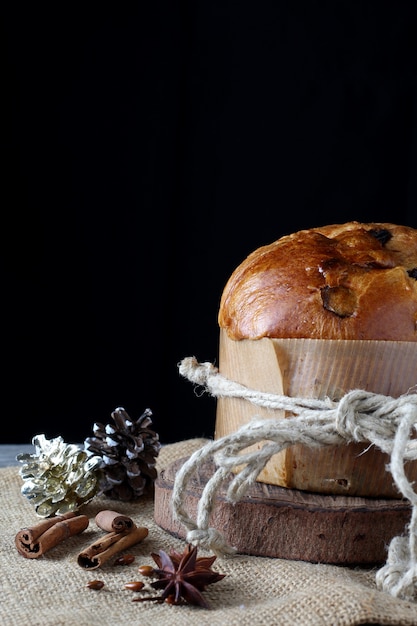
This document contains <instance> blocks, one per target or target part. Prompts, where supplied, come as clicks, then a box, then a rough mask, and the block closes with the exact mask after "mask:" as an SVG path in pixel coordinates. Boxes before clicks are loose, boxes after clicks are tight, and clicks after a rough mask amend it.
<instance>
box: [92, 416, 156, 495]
mask: <svg viewBox="0 0 417 626" xmlns="http://www.w3.org/2000/svg"><path fill="white" fill-rule="evenodd" d="M111 416H112V418H113V420H114V423H115V425H112V424H107V425H106V426H104V425H103V424H99V423H97V424H94V427H93V432H94V436H93V437H88V438H87V439H86V440H85V442H84V445H85V449H86V451H87V453H88V454H91V455H94V456H99V457H101V458H102V460H103V464H102V467H101V469H102V471H103V475H104V479H103V483H102V485H101V491H102V493H103V494H104V495H106V496H107V497H109V498H112V499H113V500H123V501H128V500H136V499H138V498H139V497H140V496H142V495H143V494H144V493H146V492H149V491H151V489H152V488H153V484H154V481H155V479H156V477H157V471H156V467H155V466H156V458H157V456H158V454H159V450H160V448H161V444H160V442H159V436H158V435H157V433H156V432H155V431H154V430H152V429H151V428H150V426H151V425H152V420H151V416H152V411H151V410H150V409H146V410H145V411H144V413H143V414H142V415H141V416H140V417H139V418H138V419H137V420H136V421H135V420H132V419H131V418H130V417H129V415H128V414H127V412H126V411H125V410H124V409H123V408H122V407H119V408H117V409H116V410H115V411H113V413H112V414H111Z"/></svg>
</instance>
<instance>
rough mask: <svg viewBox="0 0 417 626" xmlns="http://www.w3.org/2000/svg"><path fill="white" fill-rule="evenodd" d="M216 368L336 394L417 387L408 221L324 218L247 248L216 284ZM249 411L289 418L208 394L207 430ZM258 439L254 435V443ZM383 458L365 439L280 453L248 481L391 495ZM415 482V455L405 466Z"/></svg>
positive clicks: (255, 383)
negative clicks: (211, 401)
mask: <svg viewBox="0 0 417 626" xmlns="http://www.w3.org/2000/svg"><path fill="white" fill-rule="evenodd" d="M218 321H219V326H220V344H219V371H220V373H221V374H222V375H223V376H225V377H226V378H228V379H230V380H233V381H235V382H237V383H240V384H242V385H244V386H246V387H248V388H250V389H252V390H254V391H259V392H269V393H273V394H284V395H287V396H289V397H308V398H330V399H331V400H334V401H337V400H339V399H340V398H341V397H342V396H343V395H344V394H345V393H347V392H348V391H351V390H353V389H363V390H365V391H369V392H373V393H378V394H383V395H387V396H393V397H398V396H399V395H402V394H405V393H409V392H410V391H413V392H415V390H416V387H417V343H416V342H417V229H414V228H411V227H407V226H400V225H396V224H391V223H360V222H348V223H346V224H332V225H328V226H321V227H318V228H311V229H307V230H301V231H298V232H296V233H293V234H290V235H286V236H283V237H281V238H280V239H278V240H277V241H274V242H273V243H270V244H269V245H265V246H263V247H260V248H258V249H257V250H255V251H254V252H252V253H251V254H250V255H249V256H248V257H247V258H246V259H245V260H244V261H243V262H242V263H241V264H240V265H239V266H238V267H237V268H236V269H235V270H234V272H233V273H232V275H231V276H230V278H229V280H228V281H227V283H226V286H225V288H224V291H223V294H222V297H221V301H220V307H219V316H218ZM254 417H258V418H261V419H268V418H275V419H277V418H285V417H291V415H290V414H288V413H285V412H282V411H274V410H270V409H267V408H264V407H261V406H254V405H253V404H252V403H250V402H249V401H246V400H245V399H243V398H239V397H235V398H232V397H231V398H224V397H219V398H218V402H217V415H216V428H215V438H216V439H219V438H221V437H222V436H224V435H228V434H230V433H234V432H236V431H237V430H238V429H239V428H240V426H243V425H244V424H246V423H248V422H249V421H250V420H251V419H253V418H254ZM257 446H258V447H259V446H262V443H260V444H257ZM388 467H389V457H388V455H387V454H385V453H383V452H381V451H380V450H379V449H377V448H375V447H370V446H369V445H368V443H366V442H365V443H348V444H346V445H341V446H324V447H321V448H317V447H313V448H310V447H307V446H304V445H301V444H295V445H293V446H290V447H288V448H286V449H285V450H283V451H282V452H279V453H278V454H277V455H275V456H274V457H273V458H272V459H271V460H270V461H269V462H268V464H267V465H266V467H265V469H264V470H262V472H261V474H260V475H259V476H258V480H259V481H261V482H265V483H270V484H275V485H279V486H283V487H288V488H293V489H299V490H305V491H310V492H317V493H328V494H345V495H356V496H371V497H394V498H395V497H399V493H398V491H397V490H396V488H395V486H394V484H393V479H392V476H391V475H390V473H389V471H388V469H387V468H388ZM406 472H407V475H408V476H409V478H410V479H411V480H417V462H415V461H413V462H410V463H408V464H406Z"/></svg>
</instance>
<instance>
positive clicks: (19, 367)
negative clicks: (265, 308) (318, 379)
mask: <svg viewBox="0 0 417 626" xmlns="http://www.w3.org/2000/svg"><path fill="white" fill-rule="evenodd" d="M10 4H11V5H12V6H9V7H6V8H4V7H3V8H2V9H1V13H2V24H3V28H4V33H3V36H2V40H3V44H4V54H3V55H2V56H3V60H4V71H3V80H2V82H3V89H2V92H3V98H2V100H3V106H5V108H3V113H2V135H3V139H4V140H5V143H4V147H5V148H4V153H5V166H4V167H3V184H2V205H3V210H2V216H3V218H2V222H3V227H2V253H3V257H4V261H3V264H2V287H3V288H2V295H3V298H2V313H3V322H2V338H3V341H2V345H3V349H2V357H3V359H2V360H3V375H2V382H3V384H2V392H1V405H0V409H1V411H2V415H3V419H2V425H3V428H2V436H1V440H2V441H3V442H14V443H16V442H17V443H19V442H23V443H30V441H31V439H32V436H33V435H35V434H38V433H45V434H46V436H47V437H55V436H57V435H61V436H63V438H64V439H65V440H66V441H83V440H84V438H85V437H87V436H89V435H90V434H91V428H92V425H93V423H94V422H95V421H101V422H106V423H107V422H108V421H111V417H110V416H111V412H112V411H113V410H114V409H115V408H116V407H117V406H124V407H125V409H126V410H127V411H128V413H130V415H131V416H132V417H138V416H139V415H140V414H141V413H142V412H143V410H144V409H145V408H147V407H149V408H150V409H151V410H152V412H153V423H154V427H155V429H156V430H157V431H158V432H159V434H160V437H161V440H162V441H163V442H164V443H169V442H173V441H177V440H179V439H183V438H190V437H196V436H197V437H199V436H207V437H211V436H212V435H213V430H214V421H215V400H214V399H213V398H210V397H208V396H207V395H203V396H201V397H198V396H197V395H196V394H195V393H194V389H193V387H192V385H191V383H189V382H188V381H186V380H184V379H182V378H181V377H180V376H179V374H178V368H177V363H178V362H179V361H180V360H181V359H182V358H184V357H185V356H190V355H195V356H196V357H197V358H198V359H199V360H209V361H212V362H216V359H217V356H218V354H217V351H218V327H217V310H218V304H219V300H220V296H221V292H222V290H223V287H224V284H225V282H226V280H227V278H228V277H229V275H230V274H231V272H232V271H233V269H234V268H235V267H236V266H237V265H238V264H239V263H240V262H241V261H242V260H243V258H244V257H246V256H247V254H249V252H251V251H252V250H254V249H255V248H257V247H258V246H260V245H263V244H266V243H269V242H271V241H273V240H275V239H277V238H278V237H280V236H282V235H284V234H286V233H288V232H292V231H294V230H298V229H301V228H308V227H311V226H318V225H323V224H326V223H334V222H344V221H348V220H360V221H373V220H375V221H393V222H397V223H403V224H407V225H410V226H414V227H417V209H416V206H417V177H416V165H417V158H416V157H417V135H416V129H417V124H416V123H417V97H416V96H417V91H416V85H417V82H416V81H417V72H416V48H417V47H416V25H417V5H416V3H415V2H414V1H410V2H404V1H401V0H396V1H392V2H385V1H383V0H381V1H377V2H362V1H359V2H352V0H349V1H343V0H332V1H329V2H315V1H313V0H299V1H282V2H281V1H277V0H275V1H271V2H266V1H260V2H252V1H251V2H249V1H247V2H246V1H244V0H243V1H240V2H231V1H228V0H221V1H214V0H210V1H208V0H207V1H204V0H194V1H192V0H190V1H182V2H175V1H171V2H170V1H165V2H164V1H162V0H153V1H152V2H148V3H118V4H115V3H110V4H108V5H106V4H105V3H104V4H101V5H98V3H97V6H94V7H93V6H91V5H90V3H83V4H81V3H80V4H79V5H77V3H65V2H64V3H54V4H52V3H46V5H47V6H45V4H44V5H43V4H42V3H26V4H22V3H10ZM93 4H94V5H95V4H96V3H93ZM98 6H99V8H97V7H98Z"/></svg>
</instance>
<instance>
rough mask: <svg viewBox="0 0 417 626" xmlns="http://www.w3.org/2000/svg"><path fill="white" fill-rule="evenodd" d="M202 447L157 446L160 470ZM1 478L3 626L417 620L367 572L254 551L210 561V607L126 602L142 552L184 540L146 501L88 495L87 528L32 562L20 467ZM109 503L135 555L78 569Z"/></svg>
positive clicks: (31, 518)
mask: <svg viewBox="0 0 417 626" xmlns="http://www.w3.org/2000/svg"><path fill="white" fill-rule="evenodd" d="M204 443H206V440H204V439H193V440H189V441H182V442H179V443H175V444H170V445H167V446H164V447H163V448H162V450H161V453H160V456H159V459H158V469H159V470H162V469H163V468H164V467H166V466H167V465H169V464H170V463H171V462H172V461H174V460H175V459H177V458H182V457H185V456H188V455H190V454H191V453H192V452H194V450H196V449H198V448H199V447H200V446H202V445H203V444H204ZM0 480H1V508H0V523H1V578H0V580H1V594H0V618H1V619H0V622H1V624H2V626H37V625H39V626H41V625H42V626H60V625H65V626H107V625H109V626H110V625H111V626H115V625H116V626H117V625H119V624H123V625H124V624H126V625H127V624H129V626H136V625H137V626H139V625H140V626H148V625H149V626H155V625H158V626H165V625H173V626H175V625H176V624H178V625H181V626H182V625H187V624H190V625H192V626H196V624H198V625H204V624H207V625H210V626H217V625H218V626H224V625H225V624H227V626H233V625H236V626H245V625H247V626H249V625H250V626H253V625H256V624H259V625H260V624H262V625H266V626H270V625H274V624H283V625H288V626H296V625H298V624H300V625H303V626H304V625H306V626H309V625H311V626H313V625H314V626H316V625H317V626H318V625H320V626H323V625H326V624H331V625H332V626H338V625H340V626H342V625H343V626H349V625H351V624H352V625H353V624H381V625H382V624H390V625H393V626H394V625H396V624H399V625H400V624H401V625H404V626H406V625H414V626H415V625H417V603H414V602H407V601H405V600H398V599H395V598H393V597H392V596H390V595H388V594H387V593H384V592H380V591H378V590H377V589H376V585H375V571H374V570H369V569H368V570H366V569H360V568H345V567H338V566H330V565H314V564H312V563H306V562H300V561H285V560H282V559H272V558H264V557H253V556H236V557H231V558H226V559H221V558H218V559H217V560H216V561H215V563H214V565H213V569H215V570H216V571H218V572H221V573H224V574H226V577H225V578H224V579H223V580H221V581H219V582H217V583H215V584H213V585H210V586H209V587H208V588H207V589H206V591H205V592H204V596H205V598H206V599H207V600H208V602H209V604H210V605H211V610H206V609H202V608H199V607H194V606H190V605H187V606H172V605H168V604H166V603H163V604H155V603H151V602H149V603H136V602H132V597H134V595H133V594H132V592H131V591H127V590H125V589H124V584H125V583H126V582H129V581H132V580H144V581H146V579H144V578H142V577H141V576H140V574H139V573H138V571H137V568H138V566H139V565H143V564H147V565H153V564H154V563H153V561H152V559H151V557H150V553H151V552H152V551H158V550H159V549H163V550H165V551H167V552H168V551H169V550H170V548H171V547H172V548H175V549H177V550H178V551H182V550H183V548H184V546H185V543H184V542H183V541H182V540H180V539H177V538H175V537H172V536H171V535H170V534H169V533H167V532H166V531H165V530H163V529H161V528H160V527H159V526H157V525H156V524H155V522H154V520H153V499H152V498H151V497H147V498H145V499H142V500H140V501H139V502H136V503H135V504H122V503H115V501H111V500H109V499H107V498H101V497H100V498H95V499H94V500H93V501H92V502H91V503H90V504H89V505H87V506H85V507H84V508H83V510H82V512H83V513H84V514H86V515H88V516H89V518H90V525H89V527H88V528H87V530H86V531H84V532H83V533H82V534H81V535H78V536H75V537H71V538H69V539H67V540H66V541H65V542H63V543H61V544H60V545H58V546H57V547H55V548H53V549H52V550H50V551H49V552H48V553H46V554H45V555H44V556H42V557H40V558H39V559H25V558H24V557H22V556H20V555H19V553H18V552H17V550H16V548H15V545H14V538H15V535H16V533H17V531H18V530H20V529H21V528H22V527H25V526H31V525H34V524H36V523H37V522H38V521H39V518H38V517H37V516H36V515H35V513H34V510H33V508H32V506H31V505H30V503H29V502H28V501H27V500H26V499H25V498H24V497H23V496H22V495H21V493H20V487H21V484H22V481H21V478H20V476H19V468H18V467H10V468H5V469H1V470H0ZM109 508H111V509H116V510H117V511H120V512H121V513H124V514H126V515H129V516H130V517H132V518H133V519H134V521H135V522H136V524H137V525H141V526H146V527H147V528H148V529H149V535H148V537H147V538H146V539H145V541H143V543H141V544H138V545H136V546H135V547H134V548H132V549H131V550H129V552H131V553H133V554H134V555H135V557H136V559H135V561H134V563H133V564H131V565H129V566H122V567H121V566H116V565H114V564H113V561H110V562H108V563H106V564H105V565H104V566H103V567H102V568H100V569H97V570H93V571H86V570H83V569H82V568H81V567H80V566H79V565H78V564H77V556H78V554H79V552H80V551H82V550H83V549H85V548H86V547H87V546H88V545H90V544H91V543H92V542H93V541H95V540H96V539H98V538H99V537H100V535H101V533H102V531H100V529H98V528H97V526H96V525H95V522H94V517H95V515H96V514H97V513H98V512H99V511H100V510H103V509H109ZM200 554H201V555H203V554H205V553H204V552H201V553H200ZM94 579H100V580H103V581H104V583H105V586H104V587H103V589H101V590H100V591H93V590H91V589H88V588H87V587H86V583H87V582H88V581H90V580H94Z"/></svg>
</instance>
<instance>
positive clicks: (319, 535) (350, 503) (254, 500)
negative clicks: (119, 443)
mask: <svg viewBox="0 0 417 626" xmlns="http://www.w3.org/2000/svg"><path fill="white" fill-rule="evenodd" d="M186 460H187V459H186V458H182V459H178V460H177V461H174V462H173V463H172V464H171V465H170V466H168V467H167V469H166V470H164V471H162V472H161V473H160V475H159V477H158V478H157V480H156V482H155V512H154V519H155V522H156V523H157V524H158V525H159V526H160V527H161V528H163V529H165V530H166V531H168V532H169V533H171V534H172V535H175V536H177V537H181V538H185V537H186V529H185V528H184V526H182V525H181V524H180V523H179V522H178V520H177V519H176V518H175V517H174V514H173V509H172V502H171V497H172V490H173V487H174V482H175V476H176V474H177V472H178V469H179V468H180V467H181V465H182V464H183V463H184V462H185V461H186ZM214 469H215V468H214V465H213V464H212V463H206V464H205V465H203V466H202V467H201V468H200V469H199V471H198V473H196V474H195V476H194V477H193V479H192V480H191V481H190V483H189V484H188V486H187V489H186V493H185V502H186V508H187V511H188V514H189V515H190V517H192V519H196V511H197V506H198V502H199V500H200V497H201V495H202V492H203V489H204V487H205V485H206V484H207V481H208V479H209V478H210V477H211V476H212V474H213V471H214ZM228 482H229V481H227V482H226V483H225V484H224V485H223V486H222V487H221V489H220V491H219V492H218V494H217V497H216V506H215V509H214V511H213V513H212V516H211V522H210V523H211V525H212V526H213V527H214V528H216V529H217V530H219V531H220V532H221V533H222V534H223V535H224V537H225V538H226V539H227V541H228V542H229V543H230V544H231V545H233V546H235V548H237V551H238V552H239V553H241V554H250V555H256V556H268V557H276V558H282V559H290V560H302V561H310V562H311V563H328V564H338V565H369V566H373V565H376V564H380V563H383V562H385V561H386V558H387V546H388V544H389V543H390V541H391V539H392V538H393V537H394V536H397V535H400V534H402V533H403V531H404V529H405V526H406V524H407V523H408V522H409V521H410V515H411V507H410V505H409V503H408V502H407V501H404V500H397V499H374V498H362V497H354V496H332V495H323V494H315V493H308V492H305V491H299V490H294V489H286V488H283V487H278V486H276V485H266V484H264V483H255V484H254V485H252V486H251V487H250V489H249V491H248V493H247V494H246V496H245V497H244V498H243V499H242V500H241V501H239V502H238V503H237V504H231V503H230V502H228V501H227V498H226V491H227V484H228Z"/></svg>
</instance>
